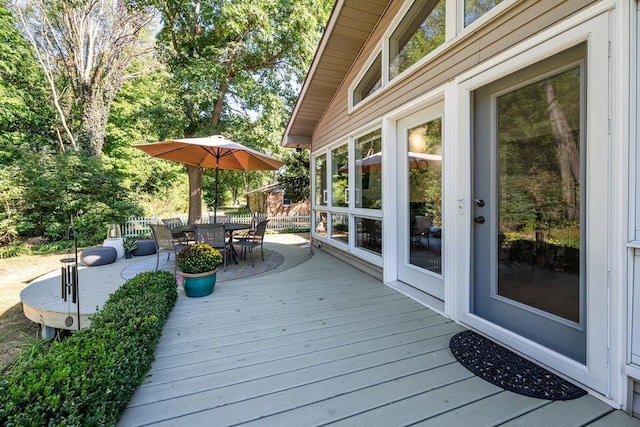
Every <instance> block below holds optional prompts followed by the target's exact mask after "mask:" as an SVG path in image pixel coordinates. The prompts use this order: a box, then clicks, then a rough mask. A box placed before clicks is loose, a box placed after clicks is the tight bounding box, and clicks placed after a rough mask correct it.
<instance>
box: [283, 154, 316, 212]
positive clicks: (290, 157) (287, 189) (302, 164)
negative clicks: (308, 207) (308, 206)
mask: <svg viewBox="0 0 640 427" xmlns="http://www.w3.org/2000/svg"><path fill="white" fill-rule="evenodd" d="M284 161H285V166H284V167H283V168H281V170H280V171H279V173H278V182H279V183H280V184H282V186H283V187H284V195H285V197H286V198H288V199H290V200H291V202H293V203H297V202H301V201H304V200H309V197H310V196H311V179H310V177H309V151H308V150H300V151H294V150H289V151H287V152H286V153H285V156H284Z"/></svg>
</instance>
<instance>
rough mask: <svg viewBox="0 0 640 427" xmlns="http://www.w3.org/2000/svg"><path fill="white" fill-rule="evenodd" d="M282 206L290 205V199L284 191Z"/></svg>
mask: <svg viewBox="0 0 640 427" xmlns="http://www.w3.org/2000/svg"><path fill="white" fill-rule="evenodd" d="M282 206H291V199H290V198H289V197H287V195H286V194H285V193H282Z"/></svg>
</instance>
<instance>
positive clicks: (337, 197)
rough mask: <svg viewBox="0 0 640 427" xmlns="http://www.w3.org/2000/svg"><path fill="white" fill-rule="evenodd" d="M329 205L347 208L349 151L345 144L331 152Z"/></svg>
mask: <svg viewBox="0 0 640 427" xmlns="http://www.w3.org/2000/svg"><path fill="white" fill-rule="evenodd" d="M331 205H332V206H341V207H348V206H349V150H348V148H347V144H344V145H341V146H340V147H338V148H335V149H333V150H332V151H331Z"/></svg>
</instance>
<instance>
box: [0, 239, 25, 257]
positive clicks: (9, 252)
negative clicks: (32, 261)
mask: <svg viewBox="0 0 640 427" xmlns="http://www.w3.org/2000/svg"><path fill="white" fill-rule="evenodd" d="M30 254H31V249H30V248H29V245H27V244H26V243H24V242H13V243H10V244H8V245H7V246H4V247H0V259H2V258H11V257H17V256H22V255H30Z"/></svg>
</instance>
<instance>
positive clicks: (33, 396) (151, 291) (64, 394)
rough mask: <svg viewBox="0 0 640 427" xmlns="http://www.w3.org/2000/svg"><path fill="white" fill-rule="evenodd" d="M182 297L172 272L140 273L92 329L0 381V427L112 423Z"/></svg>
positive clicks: (22, 362)
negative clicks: (11, 426) (12, 426)
mask: <svg viewBox="0 0 640 427" xmlns="http://www.w3.org/2000/svg"><path fill="white" fill-rule="evenodd" d="M177 295H178V294H177V290H176V279H175V276H174V275H172V274H171V273H168V272H155V273H152V272H150V273H141V274H139V275H137V276H136V277H134V278H133V279H130V280H128V281H127V282H126V283H124V284H123V285H122V286H121V287H120V288H119V289H118V290H117V291H116V292H114V293H113V294H112V295H111V297H110V298H109V300H108V301H107V302H106V304H105V305H104V307H103V308H102V309H101V310H98V311H97V312H96V314H95V315H94V316H93V317H92V319H91V326H90V327H88V328H86V329H82V330H81V331H78V332H75V333H74V334H73V335H72V336H71V337H69V338H68V339H66V340H62V341H59V342H54V343H52V344H51V346H50V348H49V349H48V350H47V351H45V352H44V353H42V352H30V354H31V355H32V356H30V357H22V358H21V359H19V361H18V362H17V363H16V365H15V366H14V367H13V368H12V369H10V370H9V371H8V372H6V373H5V374H4V377H3V378H2V379H1V380H0V425H7V426H9V425H18V426H21V425H73V426H93V425H115V424H116V422H117V421H118V417H119V414H120V413H121V412H122V411H123V410H124V409H125V407H126V405H127V403H128V402H129V399H130V398H131V396H132V395H133V392H134V391H135V390H136V388H137V387H138V386H139V385H140V384H141V383H142V381H143V379H144V377H145V375H146V373H147V372H148V370H149V368H150V367H151V362H152V361H153V357H154V351H155V346H156V344H157V342H158V339H159V338H160V334H161V333H162V326H163V324H164V322H165V321H166V319H167V317H168V315H169V312H170V311H171V309H172V307H173V305H174V304H175V301H176V298H177Z"/></svg>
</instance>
